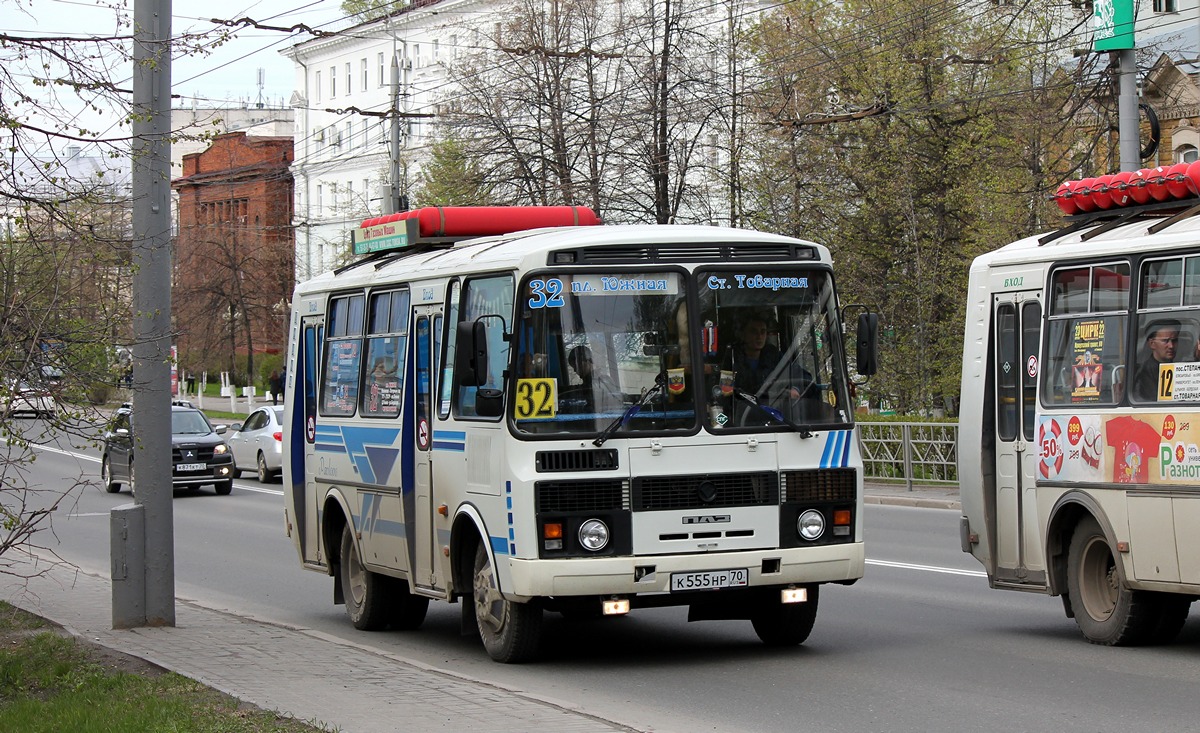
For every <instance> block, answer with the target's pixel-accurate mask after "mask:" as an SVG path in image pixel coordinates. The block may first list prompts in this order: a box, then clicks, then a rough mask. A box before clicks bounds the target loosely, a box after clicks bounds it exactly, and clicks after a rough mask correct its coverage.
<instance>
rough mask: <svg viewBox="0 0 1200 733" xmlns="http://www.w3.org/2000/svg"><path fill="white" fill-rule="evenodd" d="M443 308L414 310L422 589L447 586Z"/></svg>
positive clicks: (416, 563) (417, 570) (416, 561)
mask: <svg viewBox="0 0 1200 733" xmlns="http://www.w3.org/2000/svg"><path fill="white" fill-rule="evenodd" d="M441 310H442V309H441V306H440V305H439V306H430V305H419V306H415V307H414V308H413V313H412V324H413V329H412V334H413V336H412V338H413V377H414V379H415V380H416V381H415V382H414V384H415V387H416V388H415V390H414V393H415V399H414V400H413V412H414V414H413V425H414V426H415V429H414V430H413V440H414V441H415V443H416V444H415V445H414V446H413V464H414V465H413V468H414V483H415V487H416V505H415V512H414V517H413V520H414V521H413V524H414V529H415V533H416V541H415V545H414V557H413V572H412V582H413V585H414V586H415V587H419V588H438V587H440V586H442V585H444V584H443V583H442V582H441V581H440V580H439V578H438V577H437V563H436V559H435V553H436V551H437V529H436V519H437V517H436V515H435V514H434V511H435V507H434V506H433V461H432V458H433V395H434V369H433V359H434V355H435V354H436V353H437V349H436V346H435V343H436V338H437V333H436V329H435V328H433V324H434V322H435V320H436V322H439V323H440V321H441V318H440V314H441Z"/></svg>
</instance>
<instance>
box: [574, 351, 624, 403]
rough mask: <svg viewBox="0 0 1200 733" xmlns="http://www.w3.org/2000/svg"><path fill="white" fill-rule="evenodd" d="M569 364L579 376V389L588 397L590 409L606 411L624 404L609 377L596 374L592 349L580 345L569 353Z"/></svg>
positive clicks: (619, 392)
mask: <svg viewBox="0 0 1200 733" xmlns="http://www.w3.org/2000/svg"><path fill="white" fill-rule="evenodd" d="M567 364H569V365H570V367H571V368H572V369H574V370H575V373H576V374H578V375H579V381H580V385H579V387H578V388H577V389H579V390H581V391H582V392H583V393H584V394H586V395H587V401H588V406H589V407H594V406H596V405H599V406H600V409H604V408H605V407H613V406H614V405H620V404H622V403H623V401H624V400H623V399H622V398H621V391H620V390H619V389H617V385H616V384H614V383H613V381H612V380H611V379H609V378H608V376H607V375H604V374H597V373H596V364H595V362H594V361H593V360H592V350H591V349H590V348H588V347H587V346H585V345H583V344H580V345H579V346H576V347H575V348H573V349H571V350H570V351H569V352H567Z"/></svg>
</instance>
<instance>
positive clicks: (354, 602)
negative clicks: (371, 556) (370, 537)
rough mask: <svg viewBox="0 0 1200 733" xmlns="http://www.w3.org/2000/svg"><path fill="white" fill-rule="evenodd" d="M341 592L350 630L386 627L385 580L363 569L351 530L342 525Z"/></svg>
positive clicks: (386, 592) (386, 599)
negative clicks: (352, 625) (343, 527)
mask: <svg viewBox="0 0 1200 733" xmlns="http://www.w3.org/2000/svg"><path fill="white" fill-rule="evenodd" d="M339 565H340V566H341V567H340V568H339V571H340V572H341V580H342V592H343V593H344V594H345V598H346V615H347V616H349V617H350V622H351V623H353V624H354V628H356V629H358V630H360V631H376V630H378V629H382V628H383V627H385V626H387V624H388V621H389V618H388V615H389V613H388V598H387V596H388V589H389V587H390V586H389V584H388V582H387V581H388V580H389V579H388V578H385V577H384V576H382V575H379V574H377V573H373V572H371V571H370V570H367V569H366V568H364V567H363V564H362V559H361V558H359V556H358V546H357V545H355V544H354V529H353V528H352V527H351V525H350V523H349V522H347V523H346V527H345V529H343V530H342V554H341V559H340V561H339Z"/></svg>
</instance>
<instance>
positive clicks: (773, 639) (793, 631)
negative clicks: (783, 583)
mask: <svg viewBox="0 0 1200 733" xmlns="http://www.w3.org/2000/svg"><path fill="white" fill-rule="evenodd" d="M818 600H820V586H816V585H810V586H808V600H807V601H805V602H803V603H780V602H779V595H778V594H777V593H773V594H771V595H770V596H769V597H767V598H763V599H761V600H760V601H759V602H758V607H757V608H756V609H755V610H754V613H753V615H752V616H751V617H750V623H751V624H753V625H754V633H756V634H758V638H759V639H761V640H762V643H764V644H766V645H767V646H797V645H799V644H803V643H804V642H805V640H806V639H808V635H809V634H810V633H812V628H813V624H814V623H816V620H817V602H818Z"/></svg>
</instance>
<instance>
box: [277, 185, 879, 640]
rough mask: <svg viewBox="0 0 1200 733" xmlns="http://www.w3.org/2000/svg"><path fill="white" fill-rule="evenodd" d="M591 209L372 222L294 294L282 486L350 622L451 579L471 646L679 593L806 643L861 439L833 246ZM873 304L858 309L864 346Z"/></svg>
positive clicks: (843, 564)
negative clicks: (605, 219)
mask: <svg viewBox="0 0 1200 733" xmlns="http://www.w3.org/2000/svg"><path fill="white" fill-rule="evenodd" d="M597 224H599V222H598V220H597V219H596V217H595V215H594V214H593V213H592V212H591V211H590V210H587V209H580V208H574V207H533V208H518V207H512V208H491V209H487V208H484V209H479V208H468V207H463V208H445V209H442V208H427V209H422V210H420V211H415V212H405V213H403V214H398V215H392V216H390V217H381V218H377V219H371V220H368V221H366V222H364V223H363V226H362V227H361V228H360V229H359V230H357V231H356V233H355V234H356V236H355V242H356V251H358V252H360V253H362V254H364V256H363V257H362V259H360V260H359V261H357V262H355V263H354V264H352V265H348V266H346V267H343V268H341V269H340V270H338V271H336V272H332V273H328V274H325V275H322V276H320V277H318V278H315V279H313V280H311V281H308V282H305V283H302V284H301V285H299V286H298V287H297V288H296V291H295V295H294V298H293V302H292V315H291V323H290V344H289V350H288V354H289V357H288V359H289V361H288V369H287V380H288V387H287V396H286V434H287V439H286V440H285V443H284V488H285V495H286V521H287V532H288V534H289V535H290V536H291V538H292V540H293V541H294V543H295V546H296V549H297V551H298V552H299V555H300V559H301V561H302V563H303V566H304V567H305V568H308V569H311V570H315V571H318V572H322V573H326V574H328V575H331V576H333V579H334V602H335V603H345V605H346V609H347V612H348V615H349V616H350V619H351V620H352V622H353V623H354V625H355V626H356V627H357V628H359V629H379V628H385V627H391V628H396V629H414V628H416V627H418V626H419V625H420V624H421V623H422V621H423V620H424V617H425V613H426V609H427V606H428V602H429V600H430V599H433V600H441V601H449V602H457V601H459V600H461V601H462V618H463V628H464V631H465V632H467V633H476V630H477V632H478V634H479V636H480V637H481V638H482V640H483V643H484V646H485V648H486V649H487V651H488V653H489V654H490V655H491V657H492V658H494V659H496V660H498V661H502V662H519V661H523V660H527V659H530V658H532V657H533V656H534V655H535V654H536V652H537V648H538V639H539V634H540V629H541V624H542V618H543V614H544V612H557V613H561V614H563V615H567V616H572V615H578V616H585V615H594V616H601V615H617V614H624V613H628V612H629V611H630V610H632V609H636V608H641V607H652V606H679V605H686V606H688V607H689V609H690V615H689V618H690V619H691V620H701V619H747V620H749V621H751V622H752V623H753V628H754V630H755V631H756V632H757V634H758V636H759V637H760V638H761V639H762V640H763V641H764V642H766V643H767V644H773V645H795V644H799V643H801V642H803V641H804V640H805V639H806V638H807V637H808V635H809V632H810V631H811V629H812V625H813V621H814V619H815V616H816V610H817V603H818V592H819V588H820V586H821V585H822V584H825V583H840V584H850V583H853V582H854V581H856V580H857V579H858V578H860V577H861V576H862V574H863V567H864V551H863V521H862V507H863V498H862V459H861V455H860V452H859V444H858V436H857V434H856V432H855V426H854V412H853V407H852V396H851V395H852V385H851V383H850V381H849V379H848V376H847V375H848V370H847V362H846V356H845V348H844V342H845V339H846V328H845V327H844V322H843V320H844V319H843V312H842V309H841V308H840V307H839V303H838V298H837V294H836V291H835V289H834V278H833V269H832V266H831V259H830V255H829V251H828V250H827V249H826V248H825V247H823V246H821V245H818V244H815V243H812V242H807V241H803V240H798V239H792V238H787V237H782V236H776V235H770V234H763V233H759V232H752V231H739V230H733V229H723V228H715V227H693V226H602V225H597ZM875 323H876V319H875V317H874V315H873V314H868V313H863V314H860V315H859V317H858V318H857V319H856V326H855V328H857V330H858V333H859V338H858V341H859V346H858V352H857V354H856V357H857V364H856V368H857V372H858V373H859V374H864V375H865V374H869V373H871V372H872V371H873V370H874V363H875V360H876V357H875V351H874V328H875Z"/></svg>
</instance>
